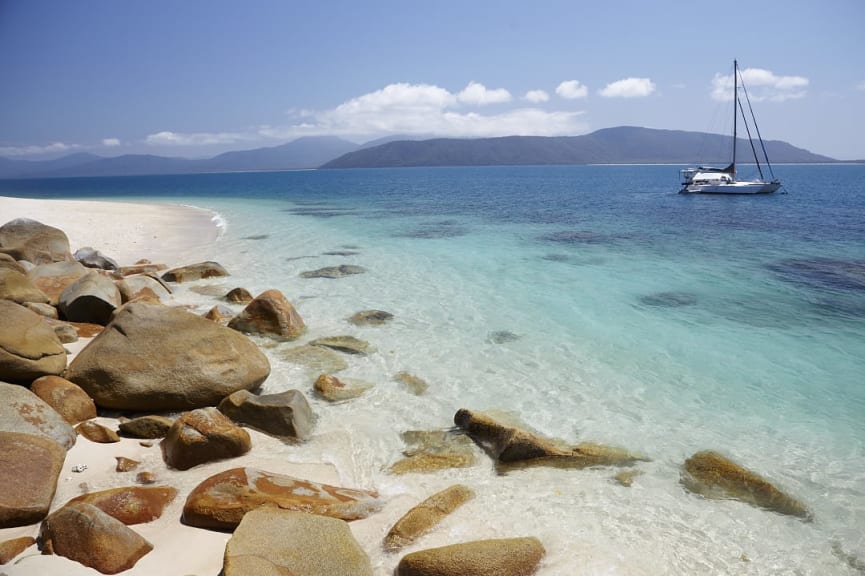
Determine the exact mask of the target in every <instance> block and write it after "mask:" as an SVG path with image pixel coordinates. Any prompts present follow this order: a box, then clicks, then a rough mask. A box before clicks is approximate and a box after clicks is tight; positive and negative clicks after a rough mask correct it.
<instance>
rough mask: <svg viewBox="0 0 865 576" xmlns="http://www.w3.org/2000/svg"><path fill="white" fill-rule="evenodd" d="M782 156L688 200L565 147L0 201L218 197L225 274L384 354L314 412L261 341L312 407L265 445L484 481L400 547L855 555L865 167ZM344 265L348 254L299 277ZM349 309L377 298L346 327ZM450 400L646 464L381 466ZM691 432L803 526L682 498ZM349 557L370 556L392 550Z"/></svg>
mask: <svg viewBox="0 0 865 576" xmlns="http://www.w3.org/2000/svg"><path fill="white" fill-rule="evenodd" d="M776 173H777V174H778V175H779V176H780V178H781V179H782V180H783V181H784V182H785V184H786V190H787V192H789V193H787V194H775V195H771V196H761V197H712V196H680V195H678V194H676V193H675V191H676V189H677V182H676V175H677V173H676V168H675V167H663V166H651V167H645V166H642V167H638V166H625V167H623V166H619V167H612V166H583V167H518V168H511V167H499V168H436V169H401V170H357V171H353V170H347V171H329V172H314V171H313V172H284V173H262V174H226V175H216V174H210V175H191V176H166V177H140V178H99V179H58V180H42V181H18V182H11V181H6V182H2V181H0V194H19V195H24V196H32V197H59V196H62V197H93V198H121V197H122V198H123V199H126V200H132V199H135V200H158V201H171V202H182V203H188V204H194V205H198V206H203V207H207V208H211V209H214V210H217V211H218V212H220V214H221V215H222V216H223V218H224V220H225V222H226V229H225V233H224V234H223V236H222V237H221V239H220V241H219V242H218V244H217V245H216V246H214V250H213V253H212V255H211V256H212V258H213V259H215V260H218V261H219V262H221V263H222V264H223V265H225V266H226V267H227V268H228V269H229V270H231V271H232V272H234V273H235V274H236V276H234V277H231V278H228V279H224V280H218V281H210V282H211V283H214V284H217V285H220V286H223V287H224V288H225V291H226V292H227V291H228V290H229V289H231V288H233V287H235V286H236V285H243V286H244V287H246V288H248V289H249V290H250V291H251V292H253V293H257V292H260V291H263V290H265V289H268V288H278V289H280V290H282V291H283V293H285V294H286V296H287V297H288V298H289V299H290V300H291V301H292V302H293V303H294V304H295V306H296V307H297V309H298V311H299V312H300V314H301V316H302V317H303V318H304V320H305V322H306V323H307V325H308V327H309V331H308V334H307V335H306V336H305V337H304V338H302V341H303V342H305V341H307V340H311V339H313V338H318V337H321V336H329V335H335V334H350V335H354V336H356V337H359V338H362V339H364V340H366V341H368V342H370V343H371V344H373V345H374V346H375V347H376V349H377V352H376V353H374V354H371V355H369V356H366V357H354V356H352V357H348V356H345V357H344V359H345V360H346V361H347V362H348V364H349V367H348V369H346V370H345V371H343V372H340V373H339V376H348V377H356V378H359V379H362V380H365V381H368V382H372V383H375V384H376V387H375V388H374V390H373V391H371V392H370V393H367V394H366V395H365V396H363V397H361V398H358V399H356V400H352V401H350V402H345V403H341V404H336V405H326V404H325V403H324V402H323V401H321V400H318V399H316V398H315V397H314V395H313V394H312V392H311V385H312V381H313V380H314V377H315V376H317V373H316V372H315V370H310V369H307V368H304V367H303V366H299V365H297V364H293V363H291V362H288V361H286V360H284V359H283V356H282V355H281V352H282V351H283V350H284V349H286V348H289V347H291V346H292V345H294V344H279V345H275V346H273V345H271V344H269V343H268V342H265V341H262V345H264V346H267V353H268V354H269V356H270V358H271V361H272V364H273V373H272V375H271V377H270V379H269V380H268V381H267V383H266V384H265V390H266V391H268V392H276V391H282V390H284V389H289V388H300V389H301V390H303V391H304V392H306V393H307V394H308V397H309V398H310V400H311V402H312V403H313V407H314V409H315V411H316V412H317V414H318V423H317V432H318V436H317V437H316V439H315V440H313V441H312V442H310V443H309V444H307V445H304V446H301V447H291V448H286V450H287V453H286V454H285V457H286V458H289V459H291V460H296V461H306V460H311V459H318V460H324V461H328V462H333V463H335V464H336V465H337V466H338V468H339V469H340V472H341V474H342V475H343V477H344V478H345V479H346V482H347V483H352V484H354V485H358V486H362V487H374V488H377V489H378V490H379V491H381V492H382V493H383V495H384V496H385V497H391V498H397V497H399V496H400V495H405V494H409V495H411V496H412V499H411V500H412V501H414V500H419V499H420V498H422V497H426V496H427V495H429V493H430V492H431V490H432V489H433V488H436V489H438V488H443V487H444V486H445V485H447V483H449V482H455V481H462V482H465V483H468V484H470V485H472V486H473V487H474V488H475V490H476V492H477V493H478V497H477V498H476V500H474V501H473V502H471V503H470V504H468V505H466V506H464V507H463V508H461V509H460V511H458V512H457V513H456V514H454V516H452V517H451V518H449V519H448V520H447V521H446V522H445V524H444V525H443V526H442V527H441V528H440V529H439V530H437V531H436V532H435V533H433V534H431V535H429V536H427V537H425V538H424V539H423V540H421V541H420V542H419V543H418V544H417V545H416V546H414V547H413V548H412V549H414V548H424V547H429V546H434V545H439V544H446V543H451V542H455V541H460V540H468V539H473V538H482V537H507V536H512V535H536V536H538V537H539V538H541V540H542V541H543V542H544V544H545V546H546V547H547V550H548V556H547V559H546V561H545V564H544V568H543V570H542V571H541V572H540V573H541V574H550V575H552V574H599V573H604V574H608V573H609V574H721V573H731V574H860V573H861V570H860V568H857V566H860V567H861V560H862V559H865V537H863V534H865V386H863V384H862V383H863V381H865V378H863V375H865V189H863V186H862V185H861V182H862V181H863V179H865V178H863V177H865V167H863V166H780V167H776ZM341 264H349V265H356V266H362V267H363V268H365V269H366V270H367V271H366V272H365V273H363V274H357V275H351V276H346V277H343V278H338V279H326V278H322V279H306V278H302V277H301V276H300V274H301V273H302V272H304V271H308V270H314V269H318V268H322V267H325V266H336V265H341ZM184 297H188V298H191V299H193V300H194V301H196V302H199V303H200V304H201V306H202V309H203V308H204V307H205V306H209V305H212V304H213V303H214V301H213V298H212V297H207V296H202V295H200V294H195V293H192V292H188V293H187V294H185V295H184ZM365 309H382V310H386V311H388V312H390V313H392V314H394V316H395V317H394V319H393V320H392V321H391V322H389V323H387V324H385V325H383V326H364V327H357V326H354V325H352V324H350V323H348V322H347V321H346V319H347V318H348V317H349V316H351V315H352V314H354V313H355V312H357V311H360V310H365ZM399 371H408V372H410V373H412V374H415V375H417V376H420V377H421V378H423V379H424V380H425V381H426V382H428V383H429V384H430V388H429V390H428V391H427V392H426V394H424V395H422V396H417V395H414V394H412V393H411V392H410V391H409V390H408V389H407V388H406V387H404V386H401V385H400V384H398V383H396V382H394V381H393V380H392V376H393V375H394V374H395V373H397V372H399ZM462 407H466V408H472V409H480V410H487V409H490V410H496V411H500V412H504V413H508V414H512V415H514V416H515V417H518V418H520V419H522V420H523V421H525V422H527V423H528V424H530V425H531V426H532V427H533V428H534V429H536V430H538V431H540V432H542V433H544V434H546V435H549V436H553V437H557V438H562V439H565V440H567V441H569V442H578V441H594V442H601V443H608V444H614V445H619V446H623V447H626V448H628V449H629V450H631V451H634V452H640V453H644V454H646V455H648V456H649V457H651V458H652V461H651V462H647V463H641V464H639V465H637V466H636V467H635V468H636V469H637V470H639V471H640V472H641V473H640V474H639V475H637V476H636V477H635V478H634V482H633V485H632V486H631V487H630V488H625V487H623V486H621V485H619V484H618V483H616V482H615V481H614V480H613V476H614V475H615V474H616V473H617V472H618V471H619V470H618V469H611V468H598V469H591V470H570V471H569V470H559V469H541V468H535V469H527V470H520V471H514V472H511V473H509V474H507V475H503V476H501V475H497V474H496V473H495V471H494V470H493V468H492V465H491V463H490V462H489V460H488V458H487V457H486V456H484V455H483V454H481V453H479V461H478V464H476V465H475V466H474V467H472V468H470V469H465V470H453V471H449V472H445V473H441V474H436V475H409V476H391V475H388V474H387V473H386V472H384V469H385V468H387V466H389V465H390V464H391V463H393V462H394V461H396V460H397V459H398V458H399V456H400V451H401V450H402V449H403V444H402V441H401V440H400V437H399V433H400V432H401V431H404V430H409V429H432V428H438V429H441V428H448V427H450V426H451V425H452V419H453V415H454V413H455V412H456V410H457V409H458V408H462ZM707 448H711V449H716V450H719V451H721V452H723V453H725V454H727V455H729V456H731V457H732V458H734V459H735V460H737V461H738V462H740V463H742V464H743V465H745V466H747V467H749V468H751V469H753V470H755V471H757V472H758V473H760V474H762V475H763V476H765V477H767V478H769V479H770V480H772V481H773V482H775V483H776V484H778V485H779V486H781V487H782V488H784V489H785V490H786V491H787V492H789V493H790V494H792V495H793V496H795V497H796V498H798V499H799V500H801V501H803V502H805V503H806V504H807V505H808V506H809V507H810V508H811V509H812V510H813V512H814V517H815V520H814V521H813V522H811V523H805V522H802V521H801V520H798V519H795V518H789V517H784V516H781V515H778V514H774V513H771V512H767V511H764V510H759V509H756V508H752V507H750V506H748V505H746V504H742V503H739V502H735V501H712V500H705V499H702V498H700V497H697V496H694V495H692V494H690V493H688V492H686V491H685V490H683V488H682V487H681V485H680V484H679V481H678V480H679V468H680V466H681V463H682V462H683V461H684V460H685V459H686V458H687V457H688V456H689V455H691V454H692V453H694V452H696V451H698V450H702V449H707ZM397 516H398V515H397ZM364 522H366V521H364ZM355 530H356V531H359V532H361V533H363V532H364V531H365V530H366V531H367V532H370V531H371V532H375V531H376V530H378V527H377V525H374V524H369V525H368V526H366V527H364V525H362V524H361V525H359V527H357V528H355ZM381 536H383V533H382V534H381ZM368 551H369V552H370V554H371V556H372V557H373V561H374V564H375V565H376V567H377V571H378V572H380V573H382V574H385V573H390V571H391V570H392V568H393V567H394V566H395V564H396V562H397V560H398V556H389V555H385V554H384V553H382V552H380V551H378V550H368ZM851 559H852V560H851ZM857 562H858V563H857ZM378 572H377V573H378Z"/></svg>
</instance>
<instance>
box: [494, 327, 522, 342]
mask: <svg viewBox="0 0 865 576" xmlns="http://www.w3.org/2000/svg"><path fill="white" fill-rule="evenodd" d="M519 339H520V336H519V334H514V333H513V332H511V331H510V330H496V331H495V332H490V334H489V341H490V342H491V343H493V344H507V343H508V342H516V341H517V340H519Z"/></svg>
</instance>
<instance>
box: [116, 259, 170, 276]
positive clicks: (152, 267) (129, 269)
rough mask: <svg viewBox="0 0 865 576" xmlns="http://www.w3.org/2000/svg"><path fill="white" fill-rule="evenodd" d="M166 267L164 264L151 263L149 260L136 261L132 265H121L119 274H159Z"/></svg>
mask: <svg viewBox="0 0 865 576" xmlns="http://www.w3.org/2000/svg"><path fill="white" fill-rule="evenodd" d="M167 269H168V266H166V265H165V264H153V263H152V262H149V261H143V262H138V263H136V264H134V265H133V266H121V267H120V275H121V276H134V275H135V274H159V273H160V272H163V271H165V270H167Z"/></svg>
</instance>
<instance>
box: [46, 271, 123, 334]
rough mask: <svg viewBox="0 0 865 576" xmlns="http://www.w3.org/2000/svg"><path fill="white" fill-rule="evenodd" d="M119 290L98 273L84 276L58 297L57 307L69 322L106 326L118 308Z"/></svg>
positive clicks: (108, 279) (119, 302)
mask: <svg viewBox="0 0 865 576" xmlns="http://www.w3.org/2000/svg"><path fill="white" fill-rule="evenodd" d="M120 304H121V301H120V290H118V289H117V286H115V284H114V282H113V281H112V280H111V279H110V278H108V277H107V276H103V275H102V274H100V273H98V272H90V273H89V274H85V275H84V276H82V277H81V278H79V279H78V280H76V281H75V282H73V283H72V284H70V285H69V286H68V287H67V288H66V290H64V291H63V293H62V294H61V295H60V298H59V300H58V301H57V307H58V308H60V312H61V313H62V314H63V316H65V317H66V319H67V320H69V321H70V322H90V323H92V324H101V325H103V326H104V325H106V324H108V322H110V321H111V314H112V313H113V312H114V310H115V309H116V308H117V307H118V306H120Z"/></svg>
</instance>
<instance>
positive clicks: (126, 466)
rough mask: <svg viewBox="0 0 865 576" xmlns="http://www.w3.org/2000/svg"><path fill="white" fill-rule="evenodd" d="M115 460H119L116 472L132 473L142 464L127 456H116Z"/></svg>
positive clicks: (115, 468)
mask: <svg viewBox="0 0 865 576" xmlns="http://www.w3.org/2000/svg"><path fill="white" fill-rule="evenodd" d="M114 459H115V460H117V466H115V467H114V471H115V472H131V471H133V470H135V469H136V468H138V465H139V464H141V462H139V461H138V460H133V459H132V458H127V457H126V456H115V457H114Z"/></svg>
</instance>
